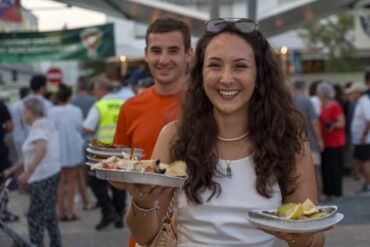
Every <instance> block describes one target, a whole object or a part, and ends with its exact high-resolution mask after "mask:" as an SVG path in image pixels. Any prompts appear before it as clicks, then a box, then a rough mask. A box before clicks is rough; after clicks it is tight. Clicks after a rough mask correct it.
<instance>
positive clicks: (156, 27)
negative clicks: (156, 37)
mask: <svg viewBox="0 0 370 247" xmlns="http://www.w3.org/2000/svg"><path fill="white" fill-rule="evenodd" d="M173 31H179V32H181V34H182V38H183V41H184V47H185V51H187V50H188V49H189V48H190V46H191V41H190V39H191V35H190V28H189V26H188V25H187V24H186V23H185V22H183V21H181V20H179V19H177V18H173V17H169V16H163V17H159V18H158V19H156V20H155V21H154V22H152V23H151V24H150V25H149V26H148V28H147V30H146V34H145V42H146V46H147V47H148V45H149V44H148V41H149V34H151V33H169V32H173Z"/></svg>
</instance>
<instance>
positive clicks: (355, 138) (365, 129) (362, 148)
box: [351, 70, 370, 196]
mask: <svg viewBox="0 0 370 247" xmlns="http://www.w3.org/2000/svg"><path fill="white" fill-rule="evenodd" d="M365 85H366V86H367V90H366V91H365V94H364V95H363V96H361V98H360V99H359V100H358V102H357V105H356V109H355V112H354V115H353V120H352V124H351V134H352V143H353V144H354V145H355V147H354V154H353V158H354V160H355V161H356V162H358V163H359V164H360V165H361V166H362V170H363V174H364V178H365V183H364V185H363V187H362V189H361V190H360V191H359V192H358V194H359V195H366V196H370V70H368V71H366V72H365Z"/></svg>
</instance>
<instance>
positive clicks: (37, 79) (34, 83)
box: [30, 74, 46, 92]
mask: <svg viewBox="0 0 370 247" xmlns="http://www.w3.org/2000/svg"><path fill="white" fill-rule="evenodd" d="M43 87H46V76H44V75H42V74H38V75H34V76H33V77H32V78H31V81H30V89H31V90H32V91H33V92H35V91H38V90H40V88H43Z"/></svg>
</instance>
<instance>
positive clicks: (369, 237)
mask: <svg viewBox="0 0 370 247" xmlns="http://www.w3.org/2000/svg"><path fill="white" fill-rule="evenodd" d="M360 187H361V184H360V182H358V181H354V180H352V179H351V178H349V177H346V178H345V180H344V193H345V197H344V199H343V200H342V201H339V202H335V204H337V205H338V207H339V212H341V213H344V215H345V217H344V220H343V221H342V222H341V223H340V224H338V225H337V226H336V227H335V229H333V230H331V231H330V232H328V233H327V237H326V245H325V246H335V247H348V246H351V247H368V246H370V197H357V196H355V191H356V190H358V189H359V188H360ZM10 202H11V203H10V208H11V210H12V211H13V212H15V213H17V214H19V215H22V217H21V220H20V221H19V222H16V223H11V224H8V226H10V227H11V228H12V229H14V230H15V231H16V232H17V233H18V234H20V235H21V236H23V237H24V238H25V239H28V235H27V224H26V219H25V217H24V213H25V211H26V209H27V207H28V196H27V195H22V194H18V193H12V194H11V201H10ZM76 213H77V214H78V215H79V216H80V217H81V220H79V221H76V222H68V223H63V222H62V223H60V228H61V232H62V239H63V246H64V247H125V246H127V238H128V230H127V229H121V230H117V229H115V228H113V227H111V228H108V229H106V230H104V231H101V232H97V231H95V229H94V225H95V224H96V223H97V222H98V221H99V219H100V218H99V217H100V213H99V211H98V210H93V211H83V210H82V207H81V205H80V204H79V203H77V204H76ZM0 246H1V247H8V246H11V241H10V239H9V237H8V236H6V235H5V234H4V233H3V232H1V231H0ZM279 246H284V245H283V244H279Z"/></svg>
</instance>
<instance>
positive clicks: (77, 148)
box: [49, 83, 84, 221]
mask: <svg viewBox="0 0 370 247" xmlns="http://www.w3.org/2000/svg"><path fill="white" fill-rule="evenodd" d="M71 96H72V89H71V88H70V87H69V86H67V85H65V84H64V83H61V84H59V86H58V91H57V92H56V99H57V102H58V104H57V105H56V106H54V107H53V108H52V109H51V110H50V112H49V118H50V120H52V121H53V122H54V125H55V127H56V129H57V131H58V133H59V136H60V137H61V138H59V150H60V162H61V165H62V171H61V173H60V179H59V185H58V214H59V219H60V220H61V221H75V220H78V219H79V217H78V216H76V215H75V212H74V197H75V193H76V188H77V176H78V171H79V169H80V166H81V164H82V162H83V154H84V152H83V138H82V133H81V126H82V121H83V119H82V111H81V110H80V109H79V108H78V107H77V106H74V105H72V104H70V100H71ZM65 205H66V206H65Z"/></svg>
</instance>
